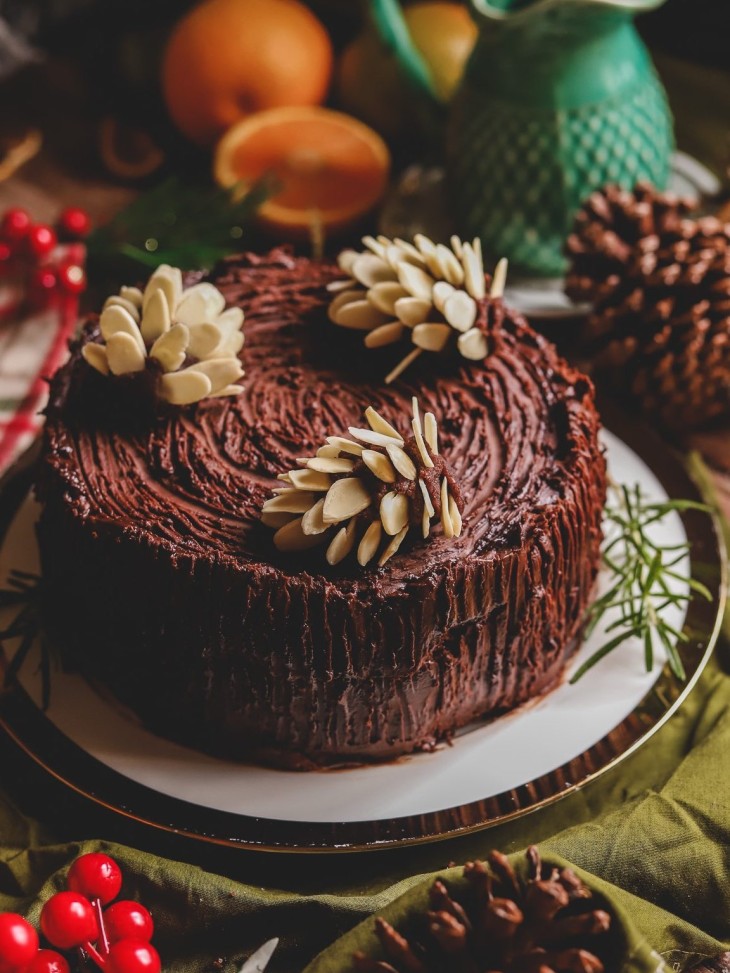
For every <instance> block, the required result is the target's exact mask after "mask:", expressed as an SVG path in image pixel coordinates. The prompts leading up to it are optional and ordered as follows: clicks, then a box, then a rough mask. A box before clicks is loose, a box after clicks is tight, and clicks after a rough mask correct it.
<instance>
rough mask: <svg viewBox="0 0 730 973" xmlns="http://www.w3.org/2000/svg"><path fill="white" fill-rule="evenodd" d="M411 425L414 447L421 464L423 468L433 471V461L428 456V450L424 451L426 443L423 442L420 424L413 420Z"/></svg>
mask: <svg viewBox="0 0 730 973" xmlns="http://www.w3.org/2000/svg"><path fill="white" fill-rule="evenodd" d="M411 425H412V426H413V435H414V436H415V439H416V447H417V448H418V452H419V454H420V456H421V462H422V463H423V465H424V466H425V467H427V469H433V460H432V459H431V457H430V456H429V455H428V450H427V449H426V443H425V442H424V441H423V433H422V432H421V425H420V423H418V422H416V420H415V419H414V420H413V422H412V423H411Z"/></svg>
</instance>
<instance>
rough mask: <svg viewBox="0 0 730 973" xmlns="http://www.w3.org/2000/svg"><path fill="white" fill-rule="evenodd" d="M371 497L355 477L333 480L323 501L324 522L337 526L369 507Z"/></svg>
mask: <svg viewBox="0 0 730 973" xmlns="http://www.w3.org/2000/svg"><path fill="white" fill-rule="evenodd" d="M371 500H372V498H371V496H370V492H369V491H368V489H367V488H366V487H365V484H364V483H363V482H362V481H361V480H358V479H357V478H356V477H346V478H345V479H344V480H335V482H334V483H333V484H332V486H331V487H330V488H329V491H328V493H327V496H326V497H325V499H324V514H323V516H324V520H325V523H327V524H339V523H341V522H342V521H343V520H349V518H350V517H354V516H355V514H359V513H360V511H362V510H365V509H366V507H369V506H370V503H371Z"/></svg>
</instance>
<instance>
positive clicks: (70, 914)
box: [41, 892, 99, 949]
mask: <svg viewBox="0 0 730 973" xmlns="http://www.w3.org/2000/svg"><path fill="white" fill-rule="evenodd" d="M41 932H42V933H43V935H44V936H45V937H46V939H47V940H48V941H49V942H50V943H52V944H53V945H54V946H58V948H59V949H72V948H73V947H74V946H81V945H83V943H88V942H94V941H95V940H96V939H97V937H98V935H99V930H98V927H97V924H96V916H95V915H94V910H93V908H92V906H91V903H90V902H89V900H88V899H85V898H84V897H83V895H79V894H78V892H56V894H55V895H52V896H51V898H50V899H49V900H48V901H47V902H46V904H45V905H44V906H43V909H42V911H41Z"/></svg>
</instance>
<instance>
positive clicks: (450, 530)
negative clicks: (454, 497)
mask: <svg viewBox="0 0 730 973" xmlns="http://www.w3.org/2000/svg"><path fill="white" fill-rule="evenodd" d="M441 526H442V527H443V529H444V537H448V538H451V537H453V536H454V525H453V523H452V521H451V513H450V511H449V485H448V483H447V482H446V477H444V478H443V480H442V481H441Z"/></svg>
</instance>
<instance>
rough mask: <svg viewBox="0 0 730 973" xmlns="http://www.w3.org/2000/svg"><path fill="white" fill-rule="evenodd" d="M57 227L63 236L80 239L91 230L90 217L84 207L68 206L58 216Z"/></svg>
mask: <svg viewBox="0 0 730 973" xmlns="http://www.w3.org/2000/svg"><path fill="white" fill-rule="evenodd" d="M58 229H59V231H60V232H61V233H62V234H63V236H64V237H71V239H74V240H81V239H83V238H84V237H85V236H88V234H89V231H90V230H91V217H90V216H89V214H88V213H87V212H86V210H85V209H81V208H80V207H78V206H69V207H67V208H66V209H65V210H64V211H63V213H61V215H60V216H59V218H58Z"/></svg>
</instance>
